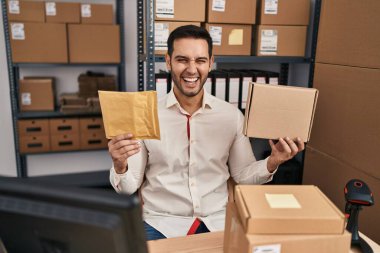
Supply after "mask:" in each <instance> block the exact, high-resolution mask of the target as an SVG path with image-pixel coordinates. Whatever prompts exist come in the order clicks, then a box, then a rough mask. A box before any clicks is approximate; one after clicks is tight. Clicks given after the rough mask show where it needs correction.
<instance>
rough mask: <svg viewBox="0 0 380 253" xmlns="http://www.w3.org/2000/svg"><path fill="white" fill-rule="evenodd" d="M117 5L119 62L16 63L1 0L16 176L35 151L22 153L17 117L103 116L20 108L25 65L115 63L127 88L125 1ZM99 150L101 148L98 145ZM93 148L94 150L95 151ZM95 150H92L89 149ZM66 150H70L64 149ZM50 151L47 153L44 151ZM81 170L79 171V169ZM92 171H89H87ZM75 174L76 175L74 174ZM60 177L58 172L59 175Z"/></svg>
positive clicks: (24, 172)
mask: <svg viewBox="0 0 380 253" xmlns="http://www.w3.org/2000/svg"><path fill="white" fill-rule="evenodd" d="M114 3H115V7H116V23H117V24H118V25H119V26H120V63H119V64H107V63H100V64H97V63H95V64H91V63H88V64H87V63H86V64H77V63H74V64H71V63H64V64H50V63H13V62H12V52H11V45H10V31H9V22H8V16H7V6H6V4H7V1H1V9H2V14H3V25H4V35H5V46H6V53H7V65H8V73H9V85H10V97H11V110H12V122H13V128H14V129H15V134H14V142H15V155H16V166H17V176H18V177H27V174H28V173H27V162H26V161H27V159H26V156H27V155H32V154H20V149H19V136H18V131H17V121H18V120H19V119H41V118H70V117H95V116H101V114H100V113H91V112H83V113H62V112H59V111H54V112H20V111H19V106H18V87H19V85H18V80H19V77H20V71H21V69H22V68H53V67H62V68H64V67H95V66H96V67H115V68H117V82H118V90H121V91H125V90H126V84H125V80H126V79H125V78H126V73H125V49H124V1H119V0H114ZM96 150H99V149H96ZM96 150H94V151H96ZM81 151H86V150H78V151H71V152H81ZM87 151H93V150H87ZM62 152H63V153H64V152H67V151H62ZM51 153H60V152H51ZM39 154H40V153H39ZM42 154H48V153H42ZM79 174H80V173H79ZM87 174H89V175H87ZM87 174H86V175H87V176H90V174H91V173H87ZM72 176H75V175H72ZM57 177H58V176H57ZM86 180H87V181H88V180H90V181H91V176H90V178H86Z"/></svg>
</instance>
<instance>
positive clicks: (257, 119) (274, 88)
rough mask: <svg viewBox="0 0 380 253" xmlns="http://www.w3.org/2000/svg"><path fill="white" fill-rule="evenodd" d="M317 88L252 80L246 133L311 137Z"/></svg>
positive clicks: (259, 136)
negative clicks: (259, 82) (254, 81)
mask: <svg viewBox="0 0 380 253" xmlns="http://www.w3.org/2000/svg"><path fill="white" fill-rule="evenodd" d="M317 99H318V90H316V89H313V88H304V87H294V86H293V87H292V86H282V85H268V84H258V83H252V82H251V83H250V85H249V91H248V98H247V106H246V111H245V117H244V130H243V131H244V134H245V135H246V136H249V137H254V138H264V139H279V138H284V137H289V138H291V139H295V138H297V137H300V138H301V139H302V140H303V141H304V142H308V141H309V140H310V134H311V128H312V126H313V118H314V112H315V108H316V104H317Z"/></svg>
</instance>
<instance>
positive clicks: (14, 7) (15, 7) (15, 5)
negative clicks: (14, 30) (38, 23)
mask: <svg viewBox="0 0 380 253" xmlns="http://www.w3.org/2000/svg"><path fill="white" fill-rule="evenodd" d="M8 11H9V13H11V14H20V2H19V1H15V0H10V1H9V2H8Z"/></svg>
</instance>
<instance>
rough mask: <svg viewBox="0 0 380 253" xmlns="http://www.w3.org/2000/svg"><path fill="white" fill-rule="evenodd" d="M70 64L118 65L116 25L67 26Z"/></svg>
mask: <svg viewBox="0 0 380 253" xmlns="http://www.w3.org/2000/svg"><path fill="white" fill-rule="evenodd" d="M68 34H69V54H70V57H69V58H70V62H71V63H119V62H120V27H119V26H118V25H74V24H69V25H68Z"/></svg>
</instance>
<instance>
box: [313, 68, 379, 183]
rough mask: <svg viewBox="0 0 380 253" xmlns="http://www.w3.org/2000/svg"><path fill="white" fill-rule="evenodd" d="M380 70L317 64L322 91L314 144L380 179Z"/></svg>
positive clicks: (317, 80)
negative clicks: (379, 150) (379, 148)
mask: <svg viewBox="0 0 380 253" xmlns="http://www.w3.org/2000/svg"><path fill="white" fill-rule="evenodd" d="M379 83H380V69H368V68H357V67H350V66H339V65H331V64H320V63H317V64H316V65H315V71H314V87H315V88H317V89H318V90H319V91H320V95H321V96H320V97H319V102H318V108H317V110H316V112H315V120H314V127H313V139H312V141H311V142H310V145H311V146H312V147H314V148H316V149H318V150H321V151H323V152H324V153H326V154H328V155H331V156H333V157H336V158H337V159H339V160H341V161H343V162H345V163H347V164H349V165H351V166H353V167H355V168H357V169H360V170H362V171H364V172H365V173H367V174H369V175H371V176H373V177H376V178H380V170H379V166H378V164H380V156H379V155H378V147H379V145H380V132H379V129H380V117H379V115H380V100H379V94H380V86H379Z"/></svg>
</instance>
